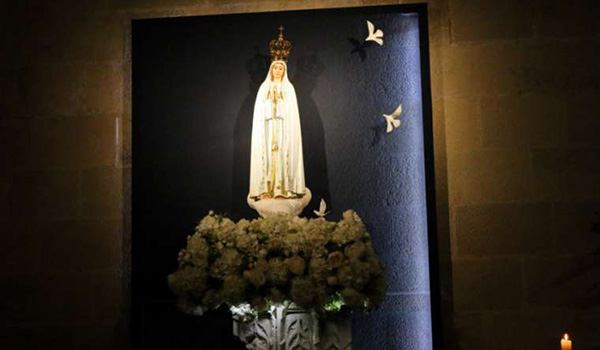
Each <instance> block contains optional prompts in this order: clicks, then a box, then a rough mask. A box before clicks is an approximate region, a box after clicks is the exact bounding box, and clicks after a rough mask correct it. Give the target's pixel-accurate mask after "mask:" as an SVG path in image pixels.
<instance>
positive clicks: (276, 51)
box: [269, 26, 292, 62]
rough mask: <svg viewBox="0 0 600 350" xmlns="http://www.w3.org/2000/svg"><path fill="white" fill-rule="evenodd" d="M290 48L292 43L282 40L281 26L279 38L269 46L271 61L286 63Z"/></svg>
mask: <svg viewBox="0 0 600 350" xmlns="http://www.w3.org/2000/svg"><path fill="white" fill-rule="evenodd" d="M291 48H292V43H290V42H289V41H287V40H284V39H283V26H281V27H279V38H277V39H273V40H271V43H270V44H269V50H270V51H271V61H285V62H287V59H288V56H289V55H290V49H291Z"/></svg>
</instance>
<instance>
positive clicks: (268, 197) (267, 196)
mask: <svg viewBox="0 0 600 350" xmlns="http://www.w3.org/2000/svg"><path fill="white" fill-rule="evenodd" d="M260 199H271V196H270V195H268V194H266V193H264V194H262V195H261V196H260Z"/></svg>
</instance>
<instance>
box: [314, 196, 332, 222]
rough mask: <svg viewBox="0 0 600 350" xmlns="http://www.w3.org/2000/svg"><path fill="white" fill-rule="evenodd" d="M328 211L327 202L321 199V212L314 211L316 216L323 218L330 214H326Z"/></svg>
mask: <svg viewBox="0 0 600 350" xmlns="http://www.w3.org/2000/svg"><path fill="white" fill-rule="evenodd" d="M326 209H327V204H325V200H324V199H323V198H321V204H320V205H319V211H316V210H313V212H314V213H315V215H316V216H318V217H320V218H322V217H324V216H325V215H327V214H329V212H325V210H326Z"/></svg>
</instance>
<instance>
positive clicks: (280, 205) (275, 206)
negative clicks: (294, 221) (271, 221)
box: [247, 187, 312, 218]
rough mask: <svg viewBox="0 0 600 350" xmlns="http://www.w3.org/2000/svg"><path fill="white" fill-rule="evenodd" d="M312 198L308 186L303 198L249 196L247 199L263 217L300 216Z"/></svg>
mask: <svg viewBox="0 0 600 350" xmlns="http://www.w3.org/2000/svg"><path fill="white" fill-rule="evenodd" d="M311 198H312V193H311V192H310V190H309V189H308V187H306V193H305V194H304V196H303V197H302V198H292V199H290V198H270V199H261V200H258V201H255V200H254V199H252V198H250V196H248V198H247V201H248V205H249V206H250V208H252V209H254V210H256V211H257V212H258V214H260V216H262V217H263V218H266V217H269V216H275V215H282V214H284V215H291V216H298V215H300V213H302V210H304V208H306V206H307V205H308V203H309V202H310V200H311Z"/></svg>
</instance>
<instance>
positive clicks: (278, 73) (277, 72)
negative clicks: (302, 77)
mask: <svg viewBox="0 0 600 350" xmlns="http://www.w3.org/2000/svg"><path fill="white" fill-rule="evenodd" d="M271 71H272V74H273V79H274V80H281V77H283V73H285V67H284V66H283V64H281V63H275V64H274V65H273V69H272V70H271Z"/></svg>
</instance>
